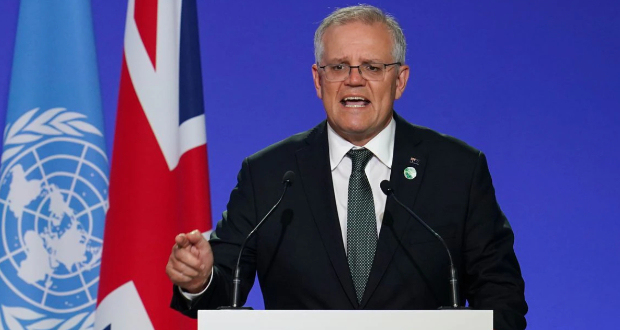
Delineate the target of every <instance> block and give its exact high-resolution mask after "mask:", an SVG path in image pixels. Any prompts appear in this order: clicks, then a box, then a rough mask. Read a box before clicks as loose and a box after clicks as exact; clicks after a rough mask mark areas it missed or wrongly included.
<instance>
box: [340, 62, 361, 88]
mask: <svg viewBox="0 0 620 330" xmlns="http://www.w3.org/2000/svg"><path fill="white" fill-rule="evenodd" d="M344 82H345V84H347V85H352V86H359V85H364V84H365V83H366V79H364V77H362V73H361V71H360V68H359V66H358V67H351V68H350V69H349V76H348V77H347V79H346V80H345V81H344Z"/></svg>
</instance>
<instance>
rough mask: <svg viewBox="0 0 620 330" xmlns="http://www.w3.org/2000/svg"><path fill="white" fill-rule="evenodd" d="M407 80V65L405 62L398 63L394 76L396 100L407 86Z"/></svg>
mask: <svg viewBox="0 0 620 330" xmlns="http://www.w3.org/2000/svg"><path fill="white" fill-rule="evenodd" d="M408 80H409V66H408V65H406V64H403V65H400V66H399V68H398V76H397V77H396V97H395V99H396V100H398V99H399V98H400V97H401V96H402V95H403V93H404V92H405V87H407V81H408Z"/></svg>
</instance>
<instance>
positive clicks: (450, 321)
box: [198, 310, 493, 330]
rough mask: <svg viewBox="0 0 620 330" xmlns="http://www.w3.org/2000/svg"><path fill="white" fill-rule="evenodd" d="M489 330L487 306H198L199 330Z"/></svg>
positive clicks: (491, 314)
mask: <svg viewBox="0 0 620 330" xmlns="http://www.w3.org/2000/svg"><path fill="white" fill-rule="evenodd" d="M212 329H227V330H267V329H269V330H284V329H287V330H289V329H295V330H317V329H321V330H345V329H356V330H358V329H360V330H361V329H369V330H370V329H372V330H377V329H390V330H399V329H408V330H410V329H415V330H492V329H493V311H490V310H484V311H481V310H432V311H427V310H416V311H401V310H399V311H378V310H346V311H343V310H304V311H299V310H215V311H212V310H201V311H198V330H212Z"/></svg>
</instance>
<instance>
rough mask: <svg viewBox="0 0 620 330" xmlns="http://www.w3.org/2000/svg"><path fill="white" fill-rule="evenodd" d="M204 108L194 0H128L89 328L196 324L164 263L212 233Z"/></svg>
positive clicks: (136, 327) (162, 327)
mask: <svg viewBox="0 0 620 330" xmlns="http://www.w3.org/2000/svg"><path fill="white" fill-rule="evenodd" d="M203 104H204V101H203V94H202V78H201V66H200V54H199V44H198V25H197V13H196V1H195V0H183V1H156V0H135V1H134V0H130V1H129V3H128V10H127V20H126V26H125V44H124V58H123V66H122V71H121V85H120V93H119V101H118V113H117V117H116V131H115V138H114V151H113V157H112V159H113V160H112V167H111V181H110V210H109V212H108V215H107V218H106V228H105V241H106V243H105V246H104V248H103V257H102V270H101V280H100V282H101V283H100V286H99V296H98V299H99V302H98V308H97V319H96V322H95V323H96V324H95V329H106V328H108V327H109V328H110V329H113V330H122V329H132V330H133V329H188V330H189V329H195V328H196V321H195V320H192V319H189V318H188V317H186V316H184V315H182V314H180V313H178V312H176V311H174V310H172V309H171V308H169V307H168V306H169V304H170V300H171V295H172V292H171V288H172V284H171V282H170V280H169V279H168V277H167V276H166V273H165V265H166V262H167V260H168V257H169V255H170V252H171V249H172V245H173V244H174V238H175V236H176V235H177V234H178V233H181V232H189V231H191V230H194V229H199V230H201V231H203V232H205V231H207V230H210V229H211V207H210V202H209V201H210V195H209V177H208V171H207V169H208V166H207V146H206V131H205V116H204V106H203ZM128 301H131V302H132V303H130V304H128V303H127V302H128ZM119 306H123V307H119Z"/></svg>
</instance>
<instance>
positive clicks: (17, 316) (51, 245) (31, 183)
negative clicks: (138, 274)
mask: <svg viewBox="0 0 620 330" xmlns="http://www.w3.org/2000/svg"><path fill="white" fill-rule="evenodd" d="M1 162H2V165H1V167H0V176H1V177H0V330H3V329H9V330H17V329H19V330H25V329H54V330H68V329H91V328H92V327H93V324H94V310H95V304H96V301H97V297H96V294H97V285H98V282H99V267H100V263H101V247H102V237H103V227H104V219H105V213H106V210H107V209H108V172H109V170H108V159H107V157H106V153H105V148H104V139H103V123H102V113H101V98H100V94H99V80H98V76H97V61H96V54H95V43H94V38H93V29H92V20H91V9H90V1H87V0H84V1H83V0H79V1H78V0H75V1H68V0H22V1H21V4H20V10H19V20H18V27H17V37H16V41H15V53H14V57H13V69H12V76H11V87H10V91H9V104H8V110H7V118H6V127H5V129H4V134H3V148H2V160H1Z"/></svg>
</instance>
